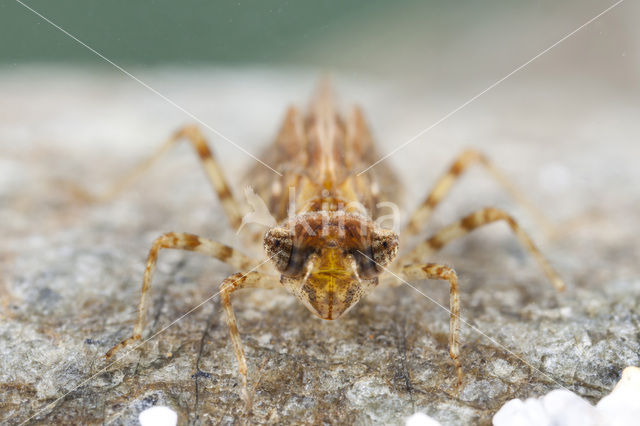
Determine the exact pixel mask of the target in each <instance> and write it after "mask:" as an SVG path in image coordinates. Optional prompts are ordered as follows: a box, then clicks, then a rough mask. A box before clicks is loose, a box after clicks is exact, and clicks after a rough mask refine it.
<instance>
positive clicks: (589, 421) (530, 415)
mask: <svg viewBox="0 0 640 426" xmlns="http://www.w3.org/2000/svg"><path fill="white" fill-rule="evenodd" d="M638 401H640V368H638V367H627V368H626V369H625V370H624V371H623V372H622V379H620V381H619V382H618V384H617V385H616V387H615V388H614V389H613V391H612V392H611V394H609V395H607V396H605V397H604V398H602V400H600V402H599V403H598V404H597V405H596V406H593V405H591V404H590V403H589V402H588V401H586V400H585V399H583V398H581V397H580V396H578V395H576V394H575V393H573V392H571V391H569V390H565V389H558V390H554V391H552V392H549V393H548V394H547V395H545V396H543V397H541V398H528V399H527V400H525V401H522V400H521V399H512V400H511V401H509V402H507V403H506V404H505V405H503V406H502V408H501V409H500V410H499V411H498V412H497V413H496V414H495V416H494V417H493V424H494V425H495V426H503V425H505V426H506V425H521V426H529V425H531V426H533V425H537V426H538V425H549V426H550V425H557V426H574V425H575V426H591V425H593V426H599V425H616V426H631V425H636V424H638V418H639V417H640V403H639V402H638Z"/></svg>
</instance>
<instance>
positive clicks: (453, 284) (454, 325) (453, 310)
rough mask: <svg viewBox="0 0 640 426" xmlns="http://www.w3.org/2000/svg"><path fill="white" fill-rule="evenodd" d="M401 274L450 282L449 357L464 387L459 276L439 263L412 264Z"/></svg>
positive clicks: (458, 381)
mask: <svg viewBox="0 0 640 426" xmlns="http://www.w3.org/2000/svg"><path fill="white" fill-rule="evenodd" d="M400 273H401V274H402V275H404V276H405V277H406V278H407V279H408V280H424V279H430V280H446V281H448V282H449V289H450V291H449V315H450V316H449V355H450V356H451V359H452V360H453V365H454V366H455V369H456V375H457V382H456V384H457V386H458V388H459V387H460V386H461V385H462V377H463V376H462V365H461V364H460V360H459V359H458V357H459V355H460V299H459V297H458V276H457V275H456V271H454V270H453V269H452V268H450V267H448V266H445V265H439V264H437V263H427V264H422V265H421V264H410V265H405V266H403V267H402V269H401V271H400Z"/></svg>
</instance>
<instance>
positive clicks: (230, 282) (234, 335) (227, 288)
mask: <svg viewBox="0 0 640 426" xmlns="http://www.w3.org/2000/svg"><path fill="white" fill-rule="evenodd" d="M278 287H280V281H279V278H278V277H274V276H271V275H265V274H263V273H260V272H249V273H247V274H242V273H238V274H234V275H231V276H230V277H228V278H227V279H225V280H224V281H223V282H222V284H221V285H220V291H221V298H222V305H223V306H224V311H225V313H226V317H227V326H228V327H229V334H230V336H231V342H232V343H233V350H234V352H235V354H236V359H237V360H238V371H239V372H240V376H241V377H242V399H243V400H244V402H245V406H246V408H247V410H249V408H250V407H251V395H250V394H249V380H248V372H247V359H246V357H245V355H244V346H243V345H242V340H241V339H240V333H239V332H238V322H237V321H236V316H235V314H234V312H233V306H232V305H231V293H233V292H234V291H236V290H240V289H243V288H263V289H274V288H278Z"/></svg>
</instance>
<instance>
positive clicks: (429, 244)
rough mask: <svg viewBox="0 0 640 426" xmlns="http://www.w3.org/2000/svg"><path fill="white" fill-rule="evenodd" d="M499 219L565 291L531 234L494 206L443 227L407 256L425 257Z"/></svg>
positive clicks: (414, 259)
mask: <svg viewBox="0 0 640 426" xmlns="http://www.w3.org/2000/svg"><path fill="white" fill-rule="evenodd" d="M499 220H503V221H505V222H506V223H507V224H508V225H509V227H510V228H511V230H512V231H513V233H514V234H515V236H516V237H517V238H518V241H520V244H522V245H523V246H524V248H525V249H526V250H527V251H528V252H529V253H531V255H532V256H533V257H534V258H535V259H536V261H537V262H538V264H539V265H540V267H541V268H542V270H543V271H544V273H545V275H546V276H547V278H548V279H549V281H551V283H552V284H553V285H554V286H555V288H556V290H558V291H563V290H564V289H565V285H564V282H563V281H562V279H561V278H560V276H559V275H558V273H557V272H556V271H555V270H554V269H553V268H552V267H551V265H550V264H549V262H548V261H547V259H546V258H545V257H544V256H543V255H542V253H540V250H538V248H537V247H536V246H535V244H534V243H533V241H532V240H531V238H530V237H529V235H527V233H526V232H524V230H522V228H521V227H520V226H519V225H518V223H517V222H516V221H515V219H513V218H512V217H511V216H510V215H508V214H507V213H505V212H504V211H502V210H499V209H495V208H492V207H488V208H484V209H481V210H478V211H476V212H475V213H471V214H470V215H468V216H467V217H465V218H463V219H461V220H459V221H457V222H455V223H452V224H451V225H449V226H447V227H445V228H443V229H442V230H440V231H439V232H437V233H436V234H435V235H434V236H432V237H431V238H429V239H428V240H427V241H425V242H423V243H421V244H419V245H418V246H417V247H416V248H415V249H413V250H412V251H411V253H409V254H408V255H407V256H406V258H407V259H408V260H409V261H417V260H419V259H425V258H427V257H428V256H429V255H431V254H432V253H434V252H436V251H438V250H440V249H441V248H442V247H444V246H445V245H446V244H448V243H450V242H451V241H453V240H455V239H456V238H460V237H462V236H465V235H467V234H468V233H470V232H471V231H473V230H474V229H476V228H478V227H480V226H483V225H487V224H489V223H493V222H496V221H499Z"/></svg>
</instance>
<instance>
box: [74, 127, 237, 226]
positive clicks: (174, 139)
mask: <svg viewBox="0 0 640 426" xmlns="http://www.w3.org/2000/svg"><path fill="white" fill-rule="evenodd" d="M182 140H187V141H189V142H191V145H192V146H193V148H194V149H195V150H196V152H197V153H198V157H199V158H200V161H201V162H202V166H203V167H204V170H205V173H206V174H207V178H208V180H209V182H210V183H211V186H212V187H213V189H214V191H215V192H216V193H217V194H218V198H219V199H220V202H221V203H222V207H223V209H224V211H225V213H226V215H227V217H228V219H229V222H231V225H232V226H233V227H234V228H236V229H237V228H238V226H240V223H241V221H242V215H241V211H240V207H239V206H238V203H237V201H236V200H235V198H234V197H233V194H232V193H231V190H230V189H229V185H228V184H227V180H226V178H225V177H224V174H223V173H222V168H221V167H220V165H219V164H218V161H217V160H216V158H215V157H214V155H213V153H212V152H211V150H210V149H209V146H208V145H207V141H206V139H205V138H204V136H203V134H202V132H201V131H200V129H198V127H196V126H195V125H191V126H185V127H182V128H181V129H179V130H178V131H177V132H175V133H174V134H173V135H172V136H171V137H170V138H169V139H167V141H166V142H165V143H164V144H162V145H161V146H160V147H159V148H158V150H157V151H156V152H155V153H153V154H152V155H151V156H150V157H149V158H147V159H146V160H144V161H143V162H141V163H140V164H139V165H138V166H136V167H135V168H134V169H133V170H131V171H130V172H129V173H127V174H125V175H124V176H123V177H122V178H120V179H118V180H117V181H116V182H114V184H113V185H111V187H110V188H108V189H107V190H106V191H105V192H104V193H102V194H99V195H92V194H89V193H88V192H87V191H85V190H84V189H82V188H78V187H76V186H75V185H72V184H70V185H69V186H71V190H72V192H74V193H75V194H76V195H77V196H78V197H80V198H83V199H85V200H87V201H91V202H101V201H107V200H110V199H113V198H114V197H116V196H117V195H118V194H120V193H121V192H122V191H124V190H125V189H127V188H128V187H129V186H131V185H132V184H133V183H134V182H135V180H136V179H138V178H139V177H140V176H141V175H142V174H143V173H144V172H146V171H147V170H149V169H150V168H151V166H153V165H154V164H155V163H156V162H157V161H158V160H159V159H160V158H161V157H162V156H163V155H164V154H165V153H166V152H167V151H168V150H169V148H171V147H172V146H174V145H176V144H177V143H178V142H180V141H182Z"/></svg>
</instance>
